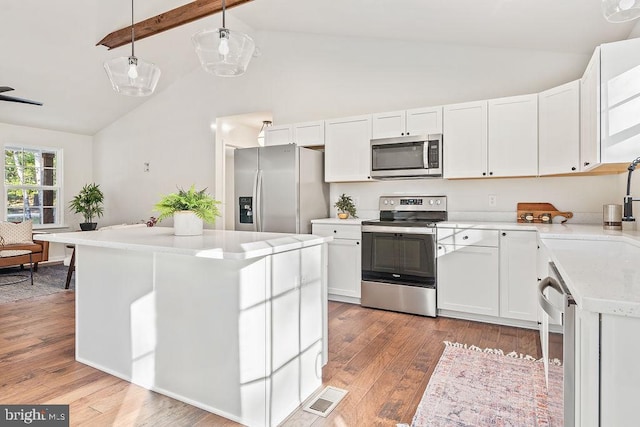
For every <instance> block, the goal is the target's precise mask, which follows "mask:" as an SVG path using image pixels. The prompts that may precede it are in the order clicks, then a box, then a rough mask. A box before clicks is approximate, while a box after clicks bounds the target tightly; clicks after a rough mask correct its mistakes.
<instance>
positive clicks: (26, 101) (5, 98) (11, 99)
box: [0, 95, 42, 105]
mask: <svg viewBox="0 0 640 427" xmlns="http://www.w3.org/2000/svg"><path fill="white" fill-rule="evenodd" d="M0 101H9V102H19V103H21V104H31V105H42V102H38V101H31V100H30V99H23V98H16V97H14V96H6V95H0Z"/></svg>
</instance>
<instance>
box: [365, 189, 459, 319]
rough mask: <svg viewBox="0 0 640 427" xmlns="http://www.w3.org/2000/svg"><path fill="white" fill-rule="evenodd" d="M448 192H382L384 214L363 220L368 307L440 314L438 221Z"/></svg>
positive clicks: (442, 216) (444, 210)
mask: <svg viewBox="0 0 640 427" xmlns="http://www.w3.org/2000/svg"><path fill="white" fill-rule="evenodd" d="M446 219H447V197H446V196H383V197H380V220H378V221H363V222H362V296H361V300H360V302H361V304H362V305H363V306H366V307H373V308H382V309H385V310H393V311H400V312H404V313H413V314H420V315H423V316H433V317H435V316H436V287H437V274H436V226H435V223H436V222H439V221H446Z"/></svg>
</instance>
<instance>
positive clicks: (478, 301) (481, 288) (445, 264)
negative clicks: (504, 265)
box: [437, 228, 499, 316]
mask: <svg viewBox="0 0 640 427" xmlns="http://www.w3.org/2000/svg"><path fill="white" fill-rule="evenodd" d="M437 256H438V259H437V267H438V288H437V299H438V309H439V310H454V311H457V312H464V313H474V314H482V315H488V316H498V315H499V295H498V292H499V286H498V283H499V282H498V280H499V274H498V258H499V256H498V231H497V230H464V229H448V230H446V229H440V228H438V254H437Z"/></svg>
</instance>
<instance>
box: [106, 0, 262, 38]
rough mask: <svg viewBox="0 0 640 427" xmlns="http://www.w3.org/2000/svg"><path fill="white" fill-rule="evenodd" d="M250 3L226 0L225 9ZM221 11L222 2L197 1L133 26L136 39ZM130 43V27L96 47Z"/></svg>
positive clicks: (217, 0) (111, 34) (122, 29)
mask: <svg viewBox="0 0 640 427" xmlns="http://www.w3.org/2000/svg"><path fill="white" fill-rule="evenodd" d="M250 1H252V0H226V2H225V8H226V9H230V8H232V7H235V6H238V5H240V4H243V3H248V2H250ZM220 11H222V0H195V1H193V2H191V3H188V4H185V5H184V6H180V7H177V8H175V9H171V10H169V11H167V12H164V13H161V14H160V15H156V16H154V17H152V18H148V19H145V20H144V21H140V22H136V23H135V24H134V26H133V28H134V30H135V37H136V40H140V39H144V38H146V37H150V36H153V35H155V34H158V33H161V32H163V31H167V30H170V29H172V28H175V27H179V26H180V25H184V24H188V23H189V22H193V21H196V20H198V19H201V18H204V17H205V16H209V15H213V14H214V13H218V12H220ZM129 43H131V26H130V25H129V26H128V27H125V28H121V29H119V30H117V31H114V32H112V33H110V34H107V35H106V36H104V38H103V39H102V40H100V41H99V42H98V43H96V46H100V45H102V46H106V47H108V48H109V50H111V49H114V48H116V47H120V46H124V45H127V44H129Z"/></svg>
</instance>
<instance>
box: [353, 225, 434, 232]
mask: <svg viewBox="0 0 640 427" xmlns="http://www.w3.org/2000/svg"><path fill="white" fill-rule="evenodd" d="M362 232H363V233H401V234H436V229H435V228H424V227H393V226H384V225H363V226H362Z"/></svg>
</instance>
